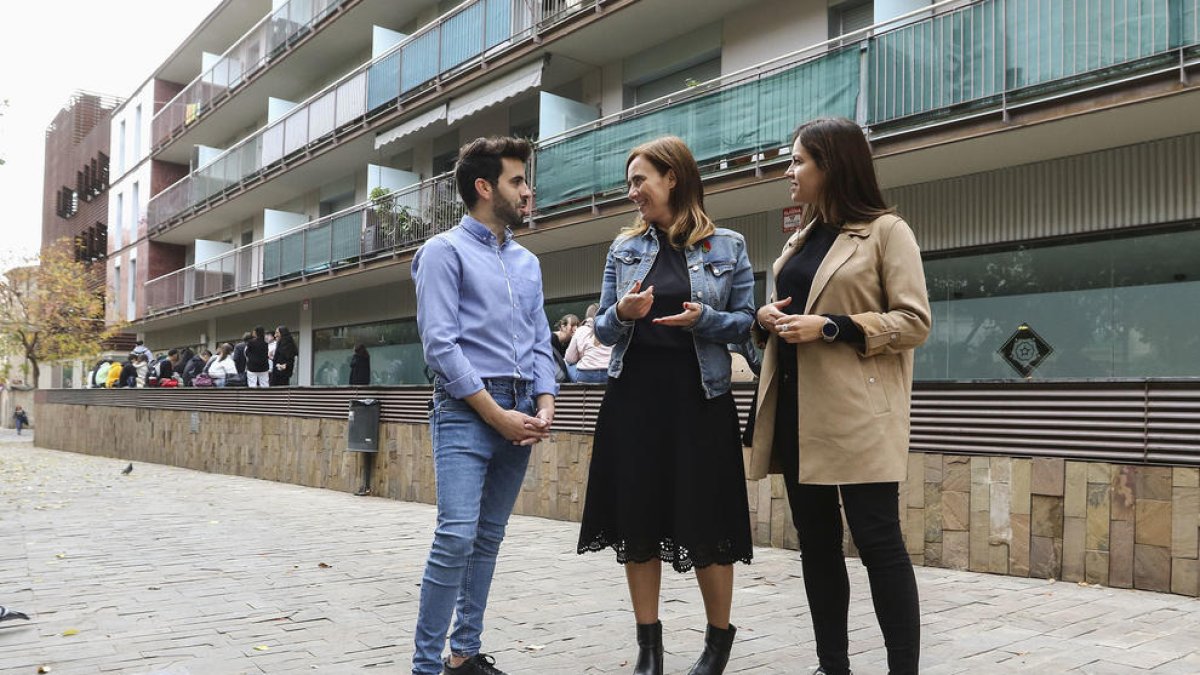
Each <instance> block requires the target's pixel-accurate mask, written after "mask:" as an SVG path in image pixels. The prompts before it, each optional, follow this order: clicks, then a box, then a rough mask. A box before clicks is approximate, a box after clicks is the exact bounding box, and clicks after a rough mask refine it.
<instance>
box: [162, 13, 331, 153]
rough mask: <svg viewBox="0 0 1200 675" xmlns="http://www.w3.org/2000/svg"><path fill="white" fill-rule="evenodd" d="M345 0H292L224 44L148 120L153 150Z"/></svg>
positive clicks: (231, 91) (280, 52)
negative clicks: (209, 64)
mask: <svg viewBox="0 0 1200 675" xmlns="http://www.w3.org/2000/svg"><path fill="white" fill-rule="evenodd" d="M345 2H346V0H289V2H288V3H287V4H285V5H283V6H282V7H280V8H279V9H277V10H275V11H273V12H271V13H270V14H268V15H266V16H264V17H263V18H262V20H261V21H259V22H258V23H257V24H255V25H254V27H253V28H251V29H250V30H249V31H248V32H247V33H246V34H245V35H243V36H242V37H241V38H240V39H239V40H238V41H237V42H235V43H234V44H233V46H232V47H230V48H229V49H227V50H225V53H224V54H222V55H221V58H220V60H219V61H217V63H216V64H215V65H213V67H212V68H209V69H208V70H206V71H205V72H203V73H201V74H200V75H199V76H197V77H196V79H194V80H192V81H191V82H190V83H188V85H187V86H186V87H184V88H183V91H181V92H179V93H178V94H176V95H175V97H174V98H172V99H171V100H170V101H168V102H167V104H166V105H164V106H163V107H162V109H160V110H159V111H158V112H157V113H155V114H154V119H153V120H152V121H151V123H150V144H151V146H152V147H153V149H154V150H157V149H159V148H161V147H162V146H163V145H166V143H167V142H169V141H170V140H171V139H172V138H174V137H175V136H176V135H177V134H178V133H180V132H181V131H183V129H185V128H186V127H187V126H188V125H190V124H192V123H193V122H195V121H197V120H199V119H200V118H201V117H203V116H204V115H205V114H207V113H208V112H209V111H210V110H212V109H213V106H214V105H215V104H216V103H217V102H218V101H220V100H221V99H223V98H224V97H226V96H227V95H229V94H232V93H233V92H234V91H235V90H237V89H238V87H240V86H241V85H243V84H245V83H246V82H247V81H249V79H250V76H251V75H253V74H254V73H255V72H257V71H258V70H260V69H262V68H265V67H267V66H268V65H270V63H271V62H272V61H273V60H275V59H276V58H278V57H279V56H280V55H282V54H283V53H284V52H285V51H286V50H287V48H288V46H289V45H291V44H293V43H294V42H296V41H297V40H299V39H300V38H302V37H304V36H305V35H307V34H308V33H309V32H311V31H312V30H313V29H315V28H316V26H317V24H319V23H320V22H321V21H322V20H324V19H325V17H327V16H329V15H330V14H332V13H333V12H334V11H335V10H336V9H337V8H338V7H339V6H341V5H342V4H344V3H345Z"/></svg>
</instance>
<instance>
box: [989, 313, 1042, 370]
mask: <svg viewBox="0 0 1200 675" xmlns="http://www.w3.org/2000/svg"><path fill="white" fill-rule="evenodd" d="M1053 352H1054V348H1053V347H1051V346H1050V343H1048V342H1046V341H1045V340H1043V339H1042V336H1040V335H1038V334H1037V333H1035V332H1034V331H1033V329H1032V328H1030V327H1029V325H1028V324H1024V323H1023V324H1021V325H1020V326H1018V327H1017V332H1015V333H1013V334H1012V336H1011V337H1009V338H1008V340H1006V341H1005V343H1004V345H1003V346H1002V347H1000V349H999V350H998V353H999V354H1000V358H1002V359H1004V362H1005V363H1007V364H1008V365H1010V366H1012V368H1013V370H1015V371H1017V372H1018V373H1020V374H1021V377H1025V378H1028V377H1030V376H1032V375H1033V370H1034V369H1035V368H1037V367H1038V366H1039V365H1040V364H1041V363H1042V361H1045V360H1046V357H1047V356H1050V354H1052V353H1053Z"/></svg>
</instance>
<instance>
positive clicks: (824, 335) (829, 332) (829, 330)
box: [821, 317, 841, 342]
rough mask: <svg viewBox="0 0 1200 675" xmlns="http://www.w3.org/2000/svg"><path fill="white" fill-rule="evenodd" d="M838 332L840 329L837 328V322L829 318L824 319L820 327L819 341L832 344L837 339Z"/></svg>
mask: <svg viewBox="0 0 1200 675" xmlns="http://www.w3.org/2000/svg"><path fill="white" fill-rule="evenodd" d="M839 331H841V329H840V328H838V325H837V322H836V321H834V320H833V319H831V318H829V317H825V323H824V324H822V325H821V339H822V340H824V341H826V342H833V341H834V340H836V339H837V336H838V332H839Z"/></svg>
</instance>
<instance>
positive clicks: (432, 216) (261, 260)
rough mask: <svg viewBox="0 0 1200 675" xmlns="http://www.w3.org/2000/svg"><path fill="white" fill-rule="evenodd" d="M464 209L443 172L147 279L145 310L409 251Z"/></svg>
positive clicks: (176, 305) (163, 308) (161, 309)
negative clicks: (288, 229) (260, 239)
mask: <svg viewBox="0 0 1200 675" xmlns="http://www.w3.org/2000/svg"><path fill="white" fill-rule="evenodd" d="M465 213H466V207H465V206H463V204H462V201H461V200H459V198H458V192H457V190H456V188H455V186H454V176H453V175H452V174H443V175H441V176H437V177H436V178H432V179H430V180H427V181H423V182H421V183H417V184H416V185H413V186H410V187H407V188H403V189H401V190H396V191H394V192H392V193H390V194H388V195H386V196H383V197H380V198H377V199H374V200H372V201H370V202H366V203H363V204H358V205H356V206H352V207H350V208H348V209H346V210H344V211H340V212H338V213H334V214H330V215H328V216H325V217H323V218H319V219H317V220H314V221H312V222H310V223H306V224H304V225H301V226H299V227H297V228H295V229H292V230H290V231H288V232H285V233H283V234H280V235H278V236H275V237H271V238H269V239H263V240H262V241H256V242H254V243H251V244H247V245H245V246H242V247H241V248H238V249H235V250H233V251H230V252H228V253H225V254H223V255H221V256H218V257H216V258H213V259H211V260H206V261H204V262H201V263H197V264H195V265H191V266H189V267H185V268H183V269H181V270H176V271H174V272H171V273H170V274H166V275H163V276H161V277H158V278H157V279H152V280H150V281H149V282H148V283H147V284H146V311H147V314H148V315H154V314H158V313H162V312H165V311H168V310H172V309H180V308H183V307H188V306H190V305H194V304H196V303H200V302H205V301H208V300H213V299H215V298H220V297H224V296H227V295H233V294H237V293H241V292H244V291H247V290H251V289H255V288H261V287H265V286H272V285H277V284H280V283H283V282H285V281H288V280H291V279H297V278H302V277H306V276H309V275H312V274H320V273H324V272H328V271H331V270H335V269H338V268H343V267H350V266H357V265H358V264H359V263H360V262H361V261H366V260H370V259H371V258H375V257H378V256H381V255H390V254H392V253H394V252H397V251H402V250H405V249H411V248H414V247H416V246H419V245H420V244H421V243H423V242H424V241H426V240H427V239H429V238H430V237H432V236H433V235H434V234H437V233H438V232H441V231H444V230H447V229H449V228H451V227H453V226H454V225H457V224H458V221H459V220H460V219H461V218H462V216H463V214H465Z"/></svg>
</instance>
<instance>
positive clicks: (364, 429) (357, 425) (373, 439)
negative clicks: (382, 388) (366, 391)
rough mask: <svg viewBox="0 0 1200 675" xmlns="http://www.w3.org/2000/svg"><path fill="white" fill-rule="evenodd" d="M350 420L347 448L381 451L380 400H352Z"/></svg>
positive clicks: (362, 450) (361, 450) (355, 450)
mask: <svg viewBox="0 0 1200 675" xmlns="http://www.w3.org/2000/svg"><path fill="white" fill-rule="evenodd" d="M348 421H349V423H348V424H347V425H346V435H347V438H346V449H347V450H349V451H351V452H379V400H378V399H374V398H360V399H353V400H351V401H350V417H349V420H348Z"/></svg>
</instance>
